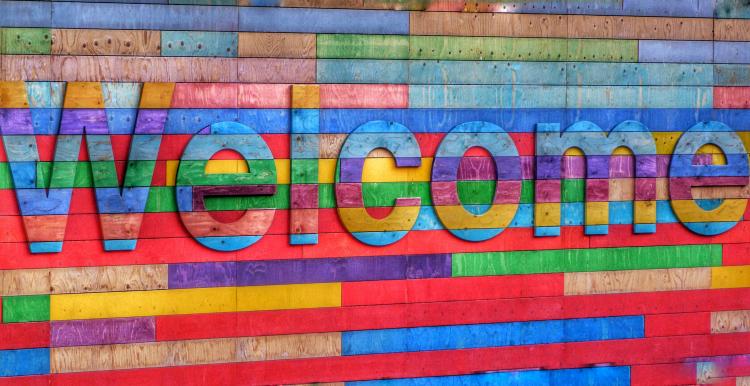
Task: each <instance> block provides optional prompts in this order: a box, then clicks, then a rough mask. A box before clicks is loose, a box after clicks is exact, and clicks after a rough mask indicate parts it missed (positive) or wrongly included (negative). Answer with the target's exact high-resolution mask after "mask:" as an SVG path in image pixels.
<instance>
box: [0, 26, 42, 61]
mask: <svg viewBox="0 0 750 386" xmlns="http://www.w3.org/2000/svg"><path fill="white" fill-rule="evenodd" d="M2 38H3V41H2V53H3V54H12V55H21V54H32V55H33V54H49V53H50V42H51V40H52V36H51V34H50V30H49V28H3V29H2Z"/></svg>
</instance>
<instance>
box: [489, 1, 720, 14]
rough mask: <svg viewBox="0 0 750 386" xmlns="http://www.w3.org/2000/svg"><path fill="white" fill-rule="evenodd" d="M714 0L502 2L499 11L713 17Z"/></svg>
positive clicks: (497, 7)
mask: <svg viewBox="0 0 750 386" xmlns="http://www.w3.org/2000/svg"><path fill="white" fill-rule="evenodd" d="M713 2H714V0H661V1H654V0H603V1H602V0H600V1H593V0H592V1H560V0H557V1H542V0H530V1H516V2H501V3H499V4H497V6H496V7H495V9H496V12H519V13H551V14H560V13H567V14H580V15H622V16H670V17H711V16H712V15H713V11H714V4H713Z"/></svg>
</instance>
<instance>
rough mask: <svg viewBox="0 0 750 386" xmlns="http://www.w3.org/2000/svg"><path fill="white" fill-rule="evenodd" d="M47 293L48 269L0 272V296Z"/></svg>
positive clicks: (48, 285) (48, 288)
mask: <svg viewBox="0 0 750 386" xmlns="http://www.w3.org/2000/svg"><path fill="white" fill-rule="evenodd" d="M49 291H50V270H49V269H18V270H9V271H0V296H16V295H41V294H48V293H49Z"/></svg>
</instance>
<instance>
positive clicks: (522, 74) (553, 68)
mask: <svg viewBox="0 0 750 386" xmlns="http://www.w3.org/2000/svg"><path fill="white" fill-rule="evenodd" d="M565 67H566V65H565V63H562V62H506V61H479V60H471V61H452V60H447V61H446V60H414V61H411V62H410V65H409V82H410V83H412V84H531V85H565V71H566V69H565Z"/></svg>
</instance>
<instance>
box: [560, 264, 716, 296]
mask: <svg viewBox="0 0 750 386" xmlns="http://www.w3.org/2000/svg"><path fill="white" fill-rule="evenodd" d="M708 288H711V269H710V268H676V269H658V270H643V271H603V272H569V273H566V274H565V294H566V295H591V294H605V293H624V292H654V291H680V290H696V289H708Z"/></svg>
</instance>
